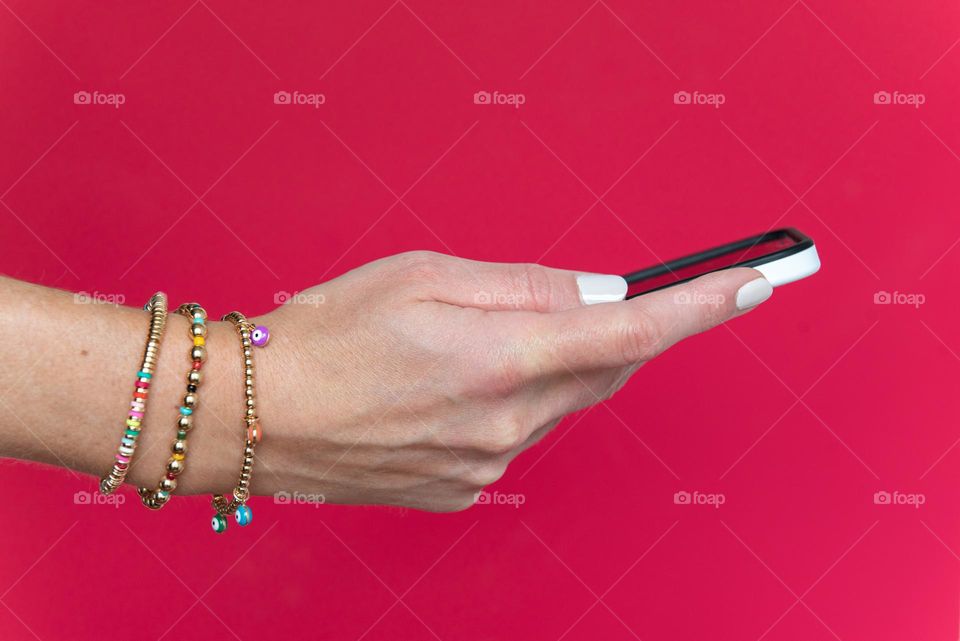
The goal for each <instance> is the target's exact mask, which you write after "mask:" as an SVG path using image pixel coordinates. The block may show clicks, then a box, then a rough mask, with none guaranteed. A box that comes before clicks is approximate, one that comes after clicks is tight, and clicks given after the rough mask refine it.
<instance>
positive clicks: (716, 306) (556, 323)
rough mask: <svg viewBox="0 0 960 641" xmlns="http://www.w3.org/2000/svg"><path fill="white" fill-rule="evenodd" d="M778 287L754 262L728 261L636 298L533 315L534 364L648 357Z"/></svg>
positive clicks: (620, 363) (615, 363)
mask: <svg viewBox="0 0 960 641" xmlns="http://www.w3.org/2000/svg"><path fill="white" fill-rule="evenodd" d="M772 293H773V287H772V286H771V285H770V283H769V282H768V281H767V280H766V279H765V278H764V277H763V276H762V275H761V274H760V272H758V271H756V270H754V269H749V268H737V269H727V270H722V271H718V272H714V273H711V274H707V275H705V276H701V277H700V278H697V279H695V280H692V281H690V282H688V283H684V284H682V285H676V286H674V287H669V288H666V289H662V290H659V291H656V292H651V293H649V294H645V295H643V296H639V297H637V298H633V299H631V300H627V301H623V302H616V303H608V304H602V305H594V306H590V307H579V308H575V309H569V310H565V311H560V312H554V313H547V314H539V315H537V316H536V317H534V318H528V319H527V321H526V323H525V325H526V327H527V334H526V335H527V338H528V339H529V341H530V343H529V344H530V350H529V352H527V355H528V357H529V358H528V364H529V365H530V366H531V367H532V368H533V369H534V370H536V371H537V372H539V373H540V374H541V375H542V374H543V373H544V372H545V371H546V372H549V371H556V372H563V371H564V370H568V371H574V372H576V371H587V370H593V369H606V368H614V367H625V366H628V365H633V364H636V363H639V362H643V361H648V360H650V359H651V358H653V357H654V356H657V355H658V354H660V353H662V352H663V351H664V350H666V349H667V348H669V347H670V346H671V345H673V344H675V343H676V342H678V341H680V340H682V339H684V338H686V337H687V336H691V335H693V334H698V333H700V332H703V331H706V330H708V329H710V328H712V327H716V326H717V325H719V324H720V323H723V322H725V321H727V320H729V319H731V318H735V317H737V316H740V315H742V314H744V313H746V312H747V311H749V310H751V309H753V308H754V307H756V306H757V305H759V304H760V303H762V302H763V301H765V300H767V299H768V298H769V297H770V295H771V294H772Z"/></svg>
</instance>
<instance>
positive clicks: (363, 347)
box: [221, 252, 772, 511]
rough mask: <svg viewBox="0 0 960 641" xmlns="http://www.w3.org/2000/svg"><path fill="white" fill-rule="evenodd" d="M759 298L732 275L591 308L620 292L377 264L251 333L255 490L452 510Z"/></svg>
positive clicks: (433, 257)
mask: <svg viewBox="0 0 960 641" xmlns="http://www.w3.org/2000/svg"><path fill="white" fill-rule="evenodd" d="M578 282H579V286H578ZM771 291H772V289H771V287H770V285H769V283H767V281H766V280H764V279H763V278H762V277H761V276H760V274H759V273H758V272H756V271H754V270H752V269H732V270H726V271H722V272H717V273H714V274H709V275H707V276H704V277H702V278H699V279H697V280H695V281H692V282H690V283H687V284H684V285H680V286H676V287H672V288H669V289H666V290H661V291H658V292H654V293H651V294H648V295H645V296H642V297H640V298H637V299H632V300H630V301H626V302H619V303H613V304H603V305H589V304H585V302H586V303H590V302H599V301H602V300H605V299H610V298H618V297H622V296H623V293H624V292H625V284H624V283H623V280H622V279H620V278H619V277H616V276H586V277H581V278H580V279H579V281H578V274H577V273H575V272H567V271H561V270H555V269H549V268H546V267H542V266H539V265H520V264H493V263H480V262H474V261H468V260H461V259H458V258H453V257H449V256H443V255H439V254H433V253H428V252H413V253H408V254H402V255H398V256H394V257H391V258H387V259H384V260H380V261H377V262H374V263H371V264H369V265H366V266H364V267H361V268H359V269H356V270H354V271H352V272H349V273H348V274H345V275H344V276H342V277H340V278H337V279H336V280H333V281H330V282H328V283H325V284H323V285H320V286H317V287H314V288H312V289H310V290H307V291H305V292H301V293H300V294H299V295H298V296H297V297H295V298H294V300H293V301H291V302H289V303H287V304H285V305H284V306H282V307H280V308H279V309H277V310H275V311H274V312H271V313H270V314H268V315H266V316H264V317H261V318H259V319H257V322H258V323H262V324H264V325H267V326H268V327H270V329H271V336H272V338H271V343H270V345H269V346H268V347H267V348H266V349H264V350H260V351H258V352H257V365H258V372H259V375H258V383H257V385H258V396H259V398H260V407H261V418H262V423H263V427H264V430H265V437H264V440H263V443H262V444H261V445H260V447H259V448H258V450H257V458H258V463H257V466H258V468H259V469H258V472H257V473H256V474H255V475H254V482H253V489H254V491H255V493H258V494H270V493H274V492H277V491H280V490H284V491H298V492H303V493H311V494H323V495H324V497H325V498H326V500H327V501H329V502H334V503H361V504H391V505H404V506H409V507H414V508H420V509H425V510H434V511H450V510H459V509H464V508H466V507H468V506H470V505H471V504H472V502H473V500H474V496H475V495H476V493H477V492H478V491H479V490H480V489H481V488H483V487H484V486H486V485H489V484H491V483H493V482H495V481H496V480H497V479H499V478H500V476H501V475H502V474H503V473H504V471H505V470H506V467H507V465H508V464H509V463H510V461H511V460H513V458H514V457H516V456H517V455H518V454H520V453H521V452H523V451H524V450H525V449H526V448H528V447H530V446H531V445H533V444H534V443H536V442H537V441H538V440H539V439H541V438H542V437H543V436H544V435H545V434H546V433H547V432H548V431H549V430H550V429H551V428H552V427H553V426H555V425H556V424H557V422H558V421H559V420H560V419H561V418H562V417H563V416H565V415H566V414H569V413H570V412H573V411H575V410H578V409H580V408H583V407H585V406H588V405H591V404H594V403H597V402H599V401H600V400H603V399H606V398H608V397H609V396H610V395H612V394H613V393H614V392H615V391H617V390H618V389H619V388H620V387H621V386H622V385H623V384H624V383H625V382H626V380H627V378H629V376H630V375H631V374H633V373H634V372H635V371H636V369H637V368H638V367H639V366H640V365H642V364H643V363H644V362H645V361H648V360H650V359H651V358H653V357H654V356H656V355H657V354H659V353H660V352H662V351H663V350H665V349H666V348H668V347H670V346H671V345H672V344H674V343H675V342H677V341H678V340H680V339H682V338H684V337H686V336H689V335H691V334H696V333H698V332H701V331H704V330H706V329H709V328H711V327H713V326H715V325H717V324H719V323H721V322H723V321H726V320H727V319H729V318H732V317H734V316H737V315H739V314H741V313H743V312H744V311H746V310H747V309H750V308H752V307H753V306H755V305H757V304H759V303H760V302H762V301H763V300H766V298H768V297H769V296H770V293H771ZM229 451H230V450H228V449H222V450H221V452H223V453H222V454H221V456H226V457H227V458H228V459H230V460H229V461H228V462H233V458H235V457H233V458H231V455H230V454H229V453H228V452H229ZM227 469H228V471H227V475H228V476H231V475H232V474H230V472H229V469H232V468H227Z"/></svg>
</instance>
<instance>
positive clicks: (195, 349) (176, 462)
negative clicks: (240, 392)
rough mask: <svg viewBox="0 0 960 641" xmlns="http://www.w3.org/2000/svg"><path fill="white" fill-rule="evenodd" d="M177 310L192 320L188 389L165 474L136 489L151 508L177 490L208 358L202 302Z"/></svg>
mask: <svg viewBox="0 0 960 641" xmlns="http://www.w3.org/2000/svg"><path fill="white" fill-rule="evenodd" d="M177 313H178V314H181V315H183V316H186V317H187V318H189V319H190V340H191V342H192V345H191V347H190V360H191V361H192V362H191V365H190V370H189V371H188V372H187V392H186V394H184V396H183V405H181V406H180V409H179V416H177V438H176V439H175V440H174V441H173V445H172V447H171V455H170V459H169V460H168V461H167V465H166V469H165V471H164V477H163V478H162V479H160V482H159V483H158V484H157V487H156V489H153V490H151V489H149V488H146V487H141V488H139V489H138V490H137V493H138V494H139V495H140V500H141V501H142V502H143V504H144V505H145V506H146V507H148V508H150V509H151V510H159V509H160V508H162V507H163V506H164V505H166V504H167V501H169V500H170V494H171V493H172V492H173V491H174V490H175V489H177V477H178V476H180V474H182V473H183V470H184V461H185V460H186V455H187V433H188V432H189V431H190V430H191V429H192V428H193V412H194V411H195V410H196V407H197V389H198V387H199V386H200V367H201V366H202V365H203V361H204V360H206V356H207V352H206V338H205V337H206V335H207V325H206V321H207V312H206V310H204V309H203V307H201V306H200V304H199V303H184V304H183V305H181V306H180V307H178V308H177Z"/></svg>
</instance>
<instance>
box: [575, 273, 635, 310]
mask: <svg viewBox="0 0 960 641" xmlns="http://www.w3.org/2000/svg"><path fill="white" fill-rule="evenodd" d="M577 288H578V289H579V290H580V300H581V301H582V302H583V304H584V305H595V304H597V303H612V302H614V301H618V300H623V299H624V298H625V297H626V295H627V281H625V280H623V277H622V276H614V275H607V274H581V275H580V276H577Z"/></svg>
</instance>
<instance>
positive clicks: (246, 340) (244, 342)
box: [240, 338, 253, 347]
mask: <svg viewBox="0 0 960 641" xmlns="http://www.w3.org/2000/svg"><path fill="white" fill-rule="evenodd" d="M240 344H241V345H243V346H244V347H250V346H251V345H253V342H252V341H251V340H250V339H249V338H244V339H243V340H241V341H240Z"/></svg>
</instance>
